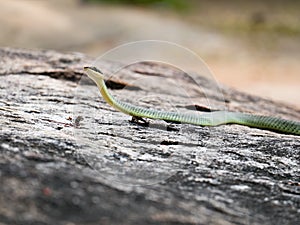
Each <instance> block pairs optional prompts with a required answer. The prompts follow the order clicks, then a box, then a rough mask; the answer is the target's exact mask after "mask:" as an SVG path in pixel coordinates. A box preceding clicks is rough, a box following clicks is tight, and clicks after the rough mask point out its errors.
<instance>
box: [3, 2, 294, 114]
mask: <svg viewBox="0 0 300 225" xmlns="http://www.w3.org/2000/svg"><path fill="white" fill-rule="evenodd" d="M0 6H1V7H0V28H1V36H0V45H1V46H13V47H22V48H43V49H56V50H62V51H79V52H83V53H85V54H89V55H91V56H94V57H97V56H100V55H102V54H103V53H104V52H106V51H107V50H110V49H111V48H113V47H116V46H118V45H120V44H124V43H128V42H132V41H137V40H145V39H158V40H166V41H170V42H174V43H177V44H179V45H182V46H184V47H187V48H189V49H191V50H192V51H194V52H196V53H197V54H198V55H199V56H200V57H202V58H203V59H204V61H205V62H206V63H207V64H208V65H209V67H210V68H211V70H212V71H213V74H214V77H215V78H216V80H217V81H220V82H223V83H225V84H227V85H230V86H233V87H236V88H238V89H240V90H243V91H246V92H248V93H253V94H256V95H260V96H264V97H266V98H271V99H274V100H280V101H283V102H287V103H290V104H292V105H295V106H296V107H298V108H300V102H299V99H300V91H299V87H300V64H299V59H300V46H299V43H300V42H299V40H300V39H299V37H298V36H297V35H296V36H287V35H285V36H282V37H281V36H280V37H276V38H274V37H273V36H272V37H271V38H269V37H268V36H267V37H266V36H265V35H264V36H263V37H261V38H257V37H256V36H255V37H254V39H253V40H252V38H251V37H250V38H249V37H247V38H245V37H244V36H243V35H240V34H235V33H234V32H233V34H232V32H231V33H230V34H228V32H227V33H226V32H224V29H222V27H220V26H215V25H214V24H213V23H214V21H213V19H212V18H215V16H214V15H216V14H217V13H218V12H220V11H222V8H221V7H220V6H219V7H216V11H214V10H215V9H211V8H209V7H206V9H209V10H205V9H204V10H203V8H202V10H199V12H200V13H202V14H199V17H197V16H185V15H182V16H176V15H174V13H170V12H168V13H166V12H163V11H154V10H146V9H141V8H132V7H131V8H129V7H112V6H99V5H82V4H79V2H77V1H75V0H74V1H73V0H67V1H58V0H51V1H35V0H23V1H18V0H10V1H6V0H0ZM236 11H238V9H236ZM226 12H227V13H228V14H229V15H231V14H232V15H234V13H232V12H231V11H230V10H229V11H226ZM226 12H224V13H226ZM201 15H202V17H201ZM212 15H213V16H212ZM205 16H207V19H208V20H209V21H210V22H211V21H212V22H211V23H209V22H207V23H201V22H199V21H198V20H200V21H201V19H203V18H205ZM228 17H229V18H231V19H232V18H233V19H232V20H233V21H234V19H235V18H234V17H232V16H228ZM199 18H200V19H199ZM298 19H299V18H298ZM191 21H194V22H191ZM161 54H162V55H164V54H165V55H166V56H165V57H170V53H169V52H167V53H166V52H161ZM198 67H199V65H191V68H192V69H193V70H195V71H198V69H199V68H198Z"/></svg>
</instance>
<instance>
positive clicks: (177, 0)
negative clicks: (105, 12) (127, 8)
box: [85, 0, 193, 12]
mask: <svg viewBox="0 0 300 225" xmlns="http://www.w3.org/2000/svg"><path fill="white" fill-rule="evenodd" d="M85 1H86V2H99V3H105V4H122V5H131V6H133V5H134V6H142V7H152V8H162V9H172V10H175V11H178V12H185V11H187V10H189V9H190V8H191V7H192V4H191V3H192V2H193V1H185V0H85Z"/></svg>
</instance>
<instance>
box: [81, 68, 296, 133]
mask: <svg viewBox="0 0 300 225" xmlns="http://www.w3.org/2000/svg"><path fill="white" fill-rule="evenodd" d="M84 71H85V72H86V74H87V75H88V76H89V77H90V78H91V79H92V80H93V81H94V82H95V83H96V84H97V86H98V88H99V90H100V93H101V94H102V96H103V98H104V100H105V101H106V102H107V103H108V104H109V105H111V106H112V107H113V108H115V109H117V110H119V111H121V112H123V113H125V114H128V115H130V116H133V117H135V118H150V119H158V120H165V121H171V122H179V123H187V124H194V125H200V126H218V125H222V124H239V125H245V126H249V127H254V128H260V129H267V130H272V131H276V132H280V133H286V134H294V135H300V122H297V121H290V120H285V119H281V118H276V117H270V116H260V115H252V114H246V113H240V112H227V111H213V112H203V113H201V114H183V113H179V112H166V111H160V110H155V109H148V108H143V107H139V106H135V105H132V104H129V103H126V102H122V101H120V100H118V99H116V98H114V97H113V96H112V95H111V94H110V93H109V91H108V90H107V86H106V85H105V81H104V77H103V73H102V72H101V71H100V70H98V69H97V68H96V67H84Z"/></svg>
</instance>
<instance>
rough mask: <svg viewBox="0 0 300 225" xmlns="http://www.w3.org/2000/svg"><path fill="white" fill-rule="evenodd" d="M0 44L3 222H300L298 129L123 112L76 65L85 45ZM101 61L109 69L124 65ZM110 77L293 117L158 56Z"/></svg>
mask: <svg viewBox="0 0 300 225" xmlns="http://www.w3.org/2000/svg"><path fill="white" fill-rule="evenodd" d="M0 55H1V58H0V75H1V76H0V79H1V82H0V87H1V89H0V95H1V100H0V114H1V117H0V121H1V130H0V138H1V139H0V140H1V141H0V153H1V157H0V180H1V186H0V193H1V194H0V224H20V225H21V224H22V225H24V224H47V225H48V224H49V225H50V224H68V225H70V224H90V225H91V224H95V225H96V224H298V223H299V218H300V200H299V199H300V166H299V165H300V157H299V156H300V138H299V137H297V136H293V135H284V134H278V133H274V132H270V131H264V130H259V129H254V128H248V127H243V126H238V125H227V126H219V127H211V128H208V127H199V126H193V125H186V124H169V123H166V122H164V121H153V120H150V121H149V122H150V125H149V126H145V124H143V123H135V122H130V119H131V118H129V116H127V115H124V114H122V113H120V112H117V111H115V110H114V109H112V108H111V107H110V106H108V105H107V104H106V103H105V102H104V100H103V99H102V98H101V97H99V93H98V90H97V88H96V87H95V85H94V84H93V83H91V82H90V81H89V80H88V79H87V78H86V77H85V76H82V75H83V71H82V66H84V65H89V63H90V62H91V61H90V59H88V58H87V57H85V56H83V55H80V54H61V53H57V52H53V51H29V50H19V49H10V48H3V49H0ZM98 66H99V67H101V69H102V70H103V71H104V72H106V73H107V74H109V73H111V72H112V71H115V69H113V68H116V67H120V65H119V64H118V63H116V62H107V61H99V62H98ZM107 85H108V86H109V87H110V89H111V91H112V93H113V94H114V95H115V96H116V97H118V98H120V99H122V100H124V101H128V102H131V103H133V104H138V105H141V106H145V107H153V108H160V109H165V110H178V111H182V112H187V111H191V110H193V109H198V110H199V109H200V110H203V109H207V108H211V109H212V110H218V109H224V108H226V109H227V110H232V111H242V112H250V113H260V114H266V115H273V116H280V117H283V118H287V119H294V120H298V121H299V120H300V111H299V110H298V111H297V110H296V109H293V108H292V107H290V106H288V105H283V104H279V103H276V102H272V101H269V100H266V99H263V98H260V97H255V96H250V95H246V94H244V93H242V92H239V91H236V90H233V89H230V88H227V87H224V86H222V85H216V84H215V83H214V82H213V81H212V80H209V79H208V78H205V77H203V76H200V75H196V74H190V75H187V74H185V73H183V72H181V71H179V70H177V69H175V68H172V67H170V66H166V65H162V64H156V63H149V62H148V63H138V64H134V65H131V66H129V67H125V68H123V69H122V70H120V71H119V72H118V73H116V74H115V75H114V76H112V77H110V78H109V79H108V80H107ZM170 87H171V88H170ZM182 90H184V91H182ZM195 113H197V112H195Z"/></svg>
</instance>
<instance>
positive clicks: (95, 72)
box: [83, 66, 103, 83]
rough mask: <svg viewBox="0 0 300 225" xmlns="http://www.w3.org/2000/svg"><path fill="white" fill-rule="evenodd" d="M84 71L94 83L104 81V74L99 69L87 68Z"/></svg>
mask: <svg viewBox="0 0 300 225" xmlns="http://www.w3.org/2000/svg"><path fill="white" fill-rule="evenodd" d="M83 69H84V71H85V73H86V74H87V75H88V77H89V78H91V79H92V80H93V81H94V82H96V83H98V82H99V81H100V80H103V73H102V72H101V71H100V70H99V69H98V68H97V67H94V66H85V67H83Z"/></svg>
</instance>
